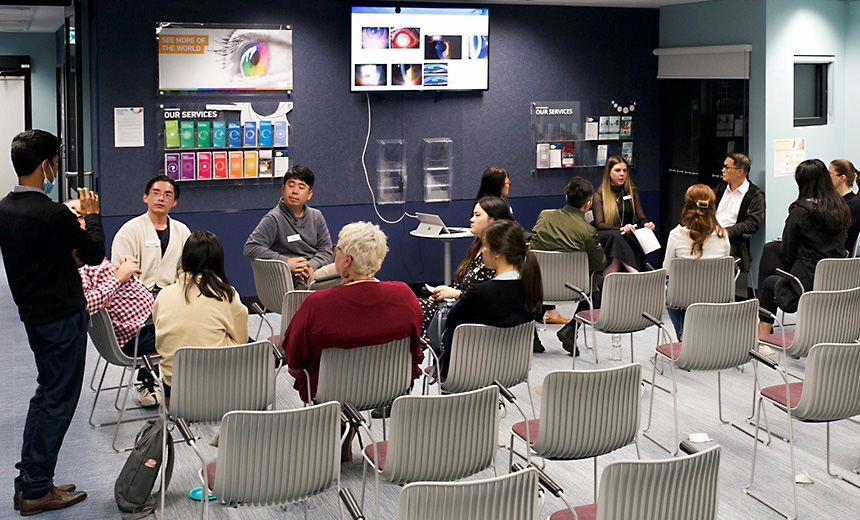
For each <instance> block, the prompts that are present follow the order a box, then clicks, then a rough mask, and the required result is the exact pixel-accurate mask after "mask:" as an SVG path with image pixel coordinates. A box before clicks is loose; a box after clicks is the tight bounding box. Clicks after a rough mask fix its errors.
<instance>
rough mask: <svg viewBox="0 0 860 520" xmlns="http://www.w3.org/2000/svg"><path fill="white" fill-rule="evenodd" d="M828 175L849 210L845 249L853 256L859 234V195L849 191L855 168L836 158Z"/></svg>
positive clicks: (849, 162)
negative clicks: (849, 216)
mask: <svg viewBox="0 0 860 520" xmlns="http://www.w3.org/2000/svg"><path fill="white" fill-rule="evenodd" d="M830 176H831V178H832V179H833V187H834V188H836V193H838V194H839V195H840V196H842V198H843V199H844V200H845V202H846V203H847V204H848V210H849V211H851V226H850V227H849V228H848V238H847V239H846V240H845V250H846V251H848V256H854V255H855V254H856V251H854V247H855V245H856V244H857V235H858V234H860V197H857V194H856V193H854V192H853V191H851V188H852V187H853V186H854V180H855V179H856V178H857V169H856V168H854V164H853V163H852V162H851V161H848V160H845V159H837V160H835V161H832V162H831V163H830Z"/></svg>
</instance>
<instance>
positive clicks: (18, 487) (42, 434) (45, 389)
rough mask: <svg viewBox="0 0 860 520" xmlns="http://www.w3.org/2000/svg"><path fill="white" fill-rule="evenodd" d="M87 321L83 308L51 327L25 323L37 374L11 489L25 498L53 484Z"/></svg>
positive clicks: (80, 375) (74, 402)
mask: <svg viewBox="0 0 860 520" xmlns="http://www.w3.org/2000/svg"><path fill="white" fill-rule="evenodd" d="M88 322H89V317H88V315H87V312H86V311H85V310H82V311H81V312H79V313H77V314H74V315H72V316H69V317H68V318H63V319H61V320H58V321H55V322H53V323H47V324H44V325H30V324H27V323H25V324H24V328H25V329H26V330H27V338H28V340H29V342H30V349H31V350H32V351H33V357H34V358H35V359H36V369H37V371H38V375H37V377H36V381H37V383H38V386H37V387H36V393H35V394H34V395H33V397H32V399H30V409H29V410H28V411H27V422H26V423H25V424H24V444H23V446H21V461H20V462H18V463H17V464H16V465H15V468H16V469H17V470H18V476H17V477H15V491H20V492H21V494H22V497H23V498H25V499H32V498H39V497H41V496H42V495H44V494H45V493H47V492H48V491H50V490H51V486H53V482H54V468H55V467H56V465H57V455H58V454H59V452H60V448H61V447H62V445H63V438H64V437H65V435H66V431H67V430H68V429H69V424H71V422H72V416H74V414H75V408H77V406H78V398H80V396H81V385H82V384H83V381H84V363H85V361H86V348H87V325H88Z"/></svg>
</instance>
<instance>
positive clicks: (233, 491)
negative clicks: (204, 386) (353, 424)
mask: <svg viewBox="0 0 860 520" xmlns="http://www.w3.org/2000/svg"><path fill="white" fill-rule="evenodd" d="M215 471H216V473H215V486H214V488H213V491H214V492H215V496H216V497H218V500H219V501H220V502H221V503H222V504H228V505H257V506H270V505H276V504H288V503H291V502H296V501H298V500H304V499H306V498H308V497H311V496H313V495H316V494H318V493H321V492H323V491H325V490H326V489H328V488H330V487H331V486H332V484H334V483H335V482H336V481H337V477H338V473H339V472H340V406H338V404H337V403H325V404H321V405H317V406H311V407H308V408H300V409H297V410H278V411H269V412H247V411H242V412H228V413H227V414H225V415H224V418H223V419H222V420H221V434H220V438H219V440H218V465H217V466H216V470H215Z"/></svg>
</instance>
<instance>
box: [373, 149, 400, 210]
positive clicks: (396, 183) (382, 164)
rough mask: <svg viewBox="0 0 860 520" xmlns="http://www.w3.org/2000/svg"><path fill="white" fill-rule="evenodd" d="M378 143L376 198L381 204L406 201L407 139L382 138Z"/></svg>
mask: <svg viewBox="0 0 860 520" xmlns="http://www.w3.org/2000/svg"><path fill="white" fill-rule="evenodd" d="M377 145H378V149H379V160H378V162H377V165H376V173H377V176H378V177H377V181H376V187H377V196H376V200H377V202H379V204H403V203H404V202H406V141H404V140H403V139H381V140H379V141H377Z"/></svg>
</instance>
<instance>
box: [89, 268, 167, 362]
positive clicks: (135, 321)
mask: <svg viewBox="0 0 860 520" xmlns="http://www.w3.org/2000/svg"><path fill="white" fill-rule="evenodd" d="M78 273H80V275H81V284H82V285H83V287H84V296H86V297H87V312H88V313H90V314H91V315H92V314H95V313H96V312H98V311H100V310H102V309H105V308H106V309H107V312H108V316H109V317H110V321H111V323H112V324H113V331H114V333H115V334H116V341H117V343H119V346H120V347H122V346H123V345H125V344H126V343H128V341H129V340H130V339H132V338H133V337H134V335H135V334H137V330H138V329H139V328H140V327H141V326H142V325H143V323H144V322H145V321H146V319H147V318H149V315H150V314H152V303H153V302H154V301H155V298H154V297H153V296H152V293H151V292H149V290H147V288H146V287H144V286H143V284H142V283H140V282H138V281H137V280H136V279H135V278H134V277H132V278H129V279H128V280H126V281H125V282H122V283H120V281H119V280H118V279H117V278H116V276H114V273H116V266H115V265H113V264H112V263H110V261H109V260H108V259H107V258H105V259H104V260H102V263H100V264H99V265H96V266H92V265H84V266H82V267H79V268H78Z"/></svg>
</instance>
